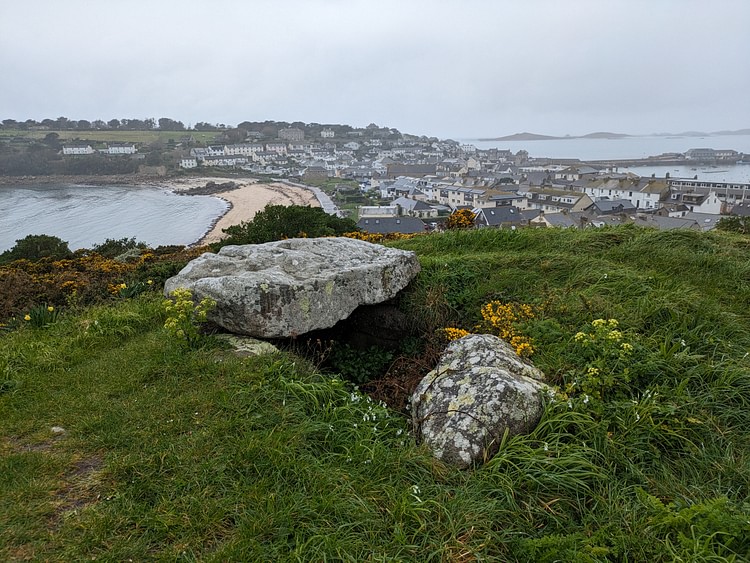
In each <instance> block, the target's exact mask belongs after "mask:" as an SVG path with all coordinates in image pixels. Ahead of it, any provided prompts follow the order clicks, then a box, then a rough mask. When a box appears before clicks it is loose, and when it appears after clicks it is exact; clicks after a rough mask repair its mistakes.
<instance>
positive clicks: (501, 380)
mask: <svg viewBox="0 0 750 563" xmlns="http://www.w3.org/2000/svg"><path fill="white" fill-rule="evenodd" d="M543 380H544V375H543V374H542V372H541V371H539V370H538V369H537V368H535V367H534V366H532V365H530V364H528V363H526V362H524V361H523V360H522V359H521V358H520V357H518V355H517V354H516V352H515V351H514V350H513V348H512V347H511V346H510V345H509V344H507V343H506V342H505V341H503V340H501V339H500V338H497V337H496V336H491V335H487V334H472V335H469V336H465V337H463V338H461V339H459V340H455V341H454V342H452V343H451V344H450V345H449V346H448V347H447V348H446V350H445V352H443V355H442V356H441V358H440V362H439V363H438V366H437V367H436V368H435V369H434V370H433V371H431V372H430V373H428V374H427V375H426V376H425V377H424V378H423V379H422V381H421V382H420V383H419V385H418V386H417V388H416V389H415V391H414V393H413V395H412V398H411V408H412V422H413V425H414V432H415V435H416V437H417V439H418V440H419V441H421V442H424V443H425V444H426V445H427V446H428V447H429V448H430V449H431V450H432V451H433V453H434V455H435V457H437V458H438V459H440V460H442V461H444V462H446V463H449V464H451V465H454V466H457V467H459V468H462V469H464V468H467V467H470V466H471V465H474V464H476V463H481V462H482V461H483V460H485V459H489V458H490V457H491V456H492V455H493V454H494V453H495V452H496V451H497V447H498V445H499V442H500V440H501V439H502V437H503V435H504V433H505V432H506V430H507V431H508V433H509V435H511V436H513V435H516V434H524V433H528V432H530V431H531V430H533V429H534V428H535V427H536V425H537V423H538V422H539V419H540V418H541V416H542V411H543V409H544V402H543V399H544V395H545V393H546V392H547V389H548V387H547V386H546V385H545V384H544V383H543Z"/></svg>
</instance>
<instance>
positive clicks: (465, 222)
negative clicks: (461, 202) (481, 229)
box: [445, 209, 477, 231]
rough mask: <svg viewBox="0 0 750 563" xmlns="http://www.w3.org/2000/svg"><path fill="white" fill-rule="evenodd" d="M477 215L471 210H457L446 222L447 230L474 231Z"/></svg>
mask: <svg viewBox="0 0 750 563" xmlns="http://www.w3.org/2000/svg"><path fill="white" fill-rule="evenodd" d="M476 217H477V216H476V214H475V213H474V212H473V211H472V210H471V209H457V210H456V211H454V212H453V213H451V214H450V216H449V217H448V219H446V221H445V228H446V229H449V230H452V231H454V230H459V229H473V228H474V219H476Z"/></svg>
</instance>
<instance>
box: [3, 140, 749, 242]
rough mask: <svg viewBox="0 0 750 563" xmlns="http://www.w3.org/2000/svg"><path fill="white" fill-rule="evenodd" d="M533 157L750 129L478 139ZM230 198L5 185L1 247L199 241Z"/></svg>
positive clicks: (703, 169) (609, 153) (743, 173)
mask: <svg viewBox="0 0 750 563" xmlns="http://www.w3.org/2000/svg"><path fill="white" fill-rule="evenodd" d="M462 142H466V143H470V144H473V145H474V146H476V147H477V148H483V149H484V148H491V147H497V148H500V149H508V150H511V151H513V152H517V151H519V150H521V149H524V150H526V151H528V152H529V155H530V156H532V157H552V158H579V159H581V160H606V159H630V158H644V157H648V156H656V155H659V154H662V153H667V152H681V153H684V152H685V151H687V150H688V149H691V148H713V149H734V150H736V151H738V152H742V153H746V154H750V135H727V136H711V137H704V138H701V137H627V138H623V139H559V140H547V141H514V142H502V141H476V140H470V139H465V140H463V141H462ZM619 171H621V172H626V171H632V172H634V173H636V174H639V175H641V176H651V175H652V174H655V175H656V176H657V177H664V176H665V175H666V174H667V173H669V174H670V176H672V177H679V178H692V177H694V176H698V178H699V179H706V180H711V181H717V182H732V183H750V165H735V166H721V165H720V166H717V167H711V166H695V167H690V166H681V167H680V166H667V167H664V166H659V167H637V168H629V169H628V168H620V169H619ZM227 206H228V204H227V203H226V202H225V201H223V200H221V199H219V198H216V197H212V196H184V195H177V194H176V193H173V192H171V191H169V190H166V189H164V188H158V187H153V186H84V185H44V186H26V185H23V186H22V185H16V186H14V185H4V186H0V252H3V251H5V250H8V249H9V248H12V247H13V245H15V242H16V240H19V239H22V238H24V237H26V236H27V235H41V234H44V235H52V236H57V237H60V238H61V239H62V240H64V241H67V242H68V245H69V246H70V248H71V249H73V250H76V249H79V248H91V247H92V246H94V245H96V244H99V243H102V242H104V241H105V240H107V239H121V238H133V237H134V238H135V239H136V240H138V241H142V242H145V243H146V244H148V245H149V246H159V245H169V244H193V243H196V242H197V241H199V240H200V239H201V238H203V235H204V234H205V233H206V232H207V231H208V230H209V229H210V228H211V227H212V226H213V224H214V222H215V221H216V220H217V219H218V218H219V217H220V216H221V215H223V214H224V213H225V211H226V210H227Z"/></svg>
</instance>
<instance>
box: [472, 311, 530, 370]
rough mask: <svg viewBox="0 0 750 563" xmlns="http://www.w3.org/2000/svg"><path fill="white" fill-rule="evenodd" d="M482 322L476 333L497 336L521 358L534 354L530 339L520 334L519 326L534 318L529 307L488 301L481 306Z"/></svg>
mask: <svg viewBox="0 0 750 563" xmlns="http://www.w3.org/2000/svg"><path fill="white" fill-rule="evenodd" d="M480 313H481V315H482V320H481V321H480V323H479V324H478V325H477V327H476V329H475V330H476V331H477V332H484V333H488V334H494V335H495V336H499V337H500V338H502V339H503V340H505V341H506V342H508V343H509V344H510V345H511V346H513V348H514V349H515V351H516V354H518V355H519V356H522V357H528V356H531V355H532V354H533V353H534V347H533V346H532V342H531V339H530V338H529V337H528V336H525V335H524V334H522V333H521V328H520V324H521V323H523V322H525V321H529V320H531V319H533V318H534V311H533V309H532V308H531V306H529V305H526V304H520V303H502V302H500V301H490V302H489V303H485V304H484V305H483V306H482V309H481V311H480Z"/></svg>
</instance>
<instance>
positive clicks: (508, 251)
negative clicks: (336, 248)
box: [0, 227, 750, 562]
mask: <svg viewBox="0 0 750 563" xmlns="http://www.w3.org/2000/svg"><path fill="white" fill-rule="evenodd" d="M749 242H750V239H748V238H747V236H745V235H739V234H732V233H725V232H716V233H698V232H693V231H672V232H659V231H654V230H650V229H639V228H629V227H618V228H603V229H596V230H594V229H591V230H584V231H573V230H571V231H562V230H557V229H547V230H532V229H527V230H523V231H510V230H494V229H483V230H472V231H452V232H445V233H434V234H426V235H421V236H416V237H414V238H411V239H409V240H400V241H396V242H390V243H388V244H389V245H393V246H396V247H398V248H403V249H407V250H413V251H415V252H416V253H417V255H418V257H419V259H420V262H421V264H422V272H421V273H420V274H419V276H418V277H417V279H416V280H415V281H414V282H413V283H412V284H411V286H410V287H409V288H407V290H406V292H405V294H404V295H403V297H402V298H401V300H400V301H399V303H398V307H399V308H400V309H401V311H402V312H404V313H405V314H406V315H407V317H408V318H409V319H410V320H411V324H412V331H413V336H412V337H411V338H410V339H409V342H408V343H405V345H404V346H403V349H401V350H400V351H399V352H398V354H397V355H395V356H394V357H393V358H392V359H391V364H390V368H387V369H386V370H385V371H384V373H378V374H375V372H373V373H372V375H373V378H369V380H368V378H363V382H362V384H361V386H360V387H359V388H356V387H355V386H354V385H353V384H352V383H351V382H349V381H347V380H346V379H344V378H342V377H340V375H339V374H340V373H343V372H344V371H346V370H344V369H341V370H335V369H333V368H331V366H330V363H326V362H325V361H323V360H322V359H321V357H320V355H315V354H307V353H306V352H307V351H309V350H306V348H307V347H309V346H308V345H309V344H310V343H302V342H297V343H292V344H290V345H287V346H284V347H282V348H283V349H282V351H280V352H278V353H276V354H273V355H267V356H261V357H238V356H236V355H234V354H233V353H231V351H230V350H228V349H227V347H226V345H224V344H223V343H222V341H221V340H220V339H219V338H217V337H216V336H215V335H211V334H200V335H199V334H196V335H194V336H195V338H194V339H193V340H192V341H191V342H190V345H186V343H185V341H184V339H181V337H179V336H178V335H177V332H176V331H174V330H172V329H170V326H171V327H172V328H173V325H174V323H171V324H170V322H167V321H169V319H170V318H172V315H173V311H172V312H170V310H168V309H165V307H164V305H163V303H162V301H163V300H162V298H161V296H160V294H159V292H158V291H157V290H145V291H143V292H140V293H138V294H137V295H134V296H130V295H129V294H124V293H122V292H121V293H120V294H118V295H116V296H113V297H112V298H111V299H110V301H108V302H106V303H103V304H95V305H85V306H84V305H79V306H77V305H76V304H75V303H72V302H71V303H70V304H69V306H68V307H66V308H61V309H60V311H59V315H57V313H58V310H57V309H55V311H54V313H55V315H54V316H53V315H52V313H53V312H52V311H50V316H49V317H48V318H46V321H47V322H36V320H35V321H34V322H32V321H31V320H29V321H27V322H25V323H24V322H20V323H18V324H16V325H14V326H13V327H11V330H4V331H2V332H0V483H1V486H0V531H1V532H2V533H0V559H1V560H9V561H13V560H24V559H29V560H69V561H74V560H83V559H87V560H91V559H102V558H103V559H107V560H133V561H144V560H152V559H159V560H175V559H187V560H196V561H323V560H336V561H420V562H421V561H435V562H440V561H455V562H458V561H461V562H468V561H744V560H747V556H748V553H750V357H749V356H748V353H747V350H748V349H750V313H749V312H748V311H750V244H748V243H749ZM149 275H151V274H149ZM149 279H152V278H149ZM153 279H156V278H153ZM488 304H494V305H493V307H494V309H493V310H494V311H495V312H496V313H497V315H496V317H500V316H503V319H504V322H506V325H505V326H507V327H509V330H511V331H512V332H513V333H514V334H515V335H516V336H518V337H523V339H524V340H523V341H524V342H526V343H527V344H528V345H529V348H526V349H524V351H523V352H524V354H526V355H528V356H529V359H530V361H532V362H533V363H534V364H535V365H536V366H537V367H539V368H540V369H541V370H542V371H543V372H545V374H546V375H547V378H548V380H549V382H550V384H552V385H554V386H555V388H556V393H555V394H554V397H550V400H549V402H548V404H547V406H546V410H545V414H544V416H543V418H542V420H541V422H540V424H539V425H538V427H537V428H536V429H535V430H534V431H533V432H532V433H531V434H530V435H528V436H518V437H513V438H506V439H503V441H502V443H501V444H500V447H499V452H498V453H497V455H495V456H494V457H493V458H492V459H491V460H488V461H487V463H485V464H483V465H482V466H480V467H476V468H474V469H471V470H468V471H458V470H455V469H451V468H449V467H447V466H444V465H442V464H440V463H439V462H437V461H435V460H434V459H433V458H432V457H431V456H430V455H429V453H428V452H427V451H426V450H425V449H423V448H421V447H419V446H417V445H415V444H414V442H413V439H412V438H411V436H410V421H409V419H408V416H407V414H406V411H405V409H404V408H403V407H404V404H403V398H404V394H405V393H406V391H407V390H408V388H410V386H411V385H412V384H413V379H414V377H415V374H416V373H419V372H420V371H424V372H425V373H426V371H427V370H428V369H430V368H429V366H428V365H427V364H428V363H429V361H428V360H429V358H430V353H429V352H430V349H431V348H434V346H436V345H437V343H438V342H440V338H443V339H445V338H446V335H448V334H450V333H451V331H445V330H444V329H446V328H451V329H454V331H456V332H458V331H459V330H466V331H492V330H494V329H497V327H498V326H499V324H497V323H495V324H493V323H488V322H486V321H487V316H486V311H487V310H488V309H487V305H488ZM522 305H523V306H527V307H526V308H524V309H523V310H524V311H528V312H529V314H527V315H525V316H524V317H523V318H521V316H520V315H514V314H513V312H514V311H518V310H520V309H519V308H520V307H521V306H522ZM483 313H485V314H483ZM37 320H38V319H37ZM165 322H166V324H167V328H165ZM6 328H7V327H6ZM436 335H438V336H436ZM312 344H316V343H314V342H313V343H312ZM317 344H318V345H319V346H322V347H325V346H328V345H333V344H331V343H328V344H327V343H325V342H321V343H317ZM406 344H408V345H406ZM370 353H371V355H373V354H375V351H370ZM367 358H368V356H366V355H365V356H363V355H359V356H356V355H351V356H350V357H349V359H348V361H349V363H350V364H353V363H354V362H357V365H356V366H353V365H350V366H349V367H351V368H353V367H357V368H358V369H359V372H360V373H361V372H362V369H367V366H368V365H369V364H367V363H366V362H365V363H363V360H364V359H367ZM344 363H345V362H344ZM363 366H364V368H363ZM344 367H346V366H344Z"/></svg>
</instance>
